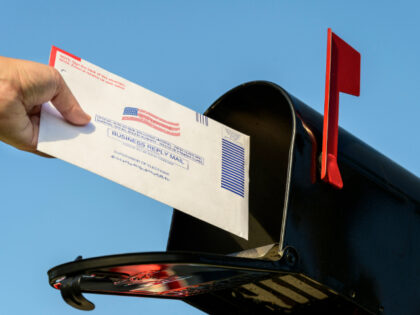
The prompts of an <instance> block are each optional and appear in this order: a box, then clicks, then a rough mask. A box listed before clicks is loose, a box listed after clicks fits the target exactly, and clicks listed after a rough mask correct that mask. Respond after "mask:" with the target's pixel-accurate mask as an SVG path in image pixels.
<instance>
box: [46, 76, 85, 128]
mask: <svg viewBox="0 0 420 315" xmlns="http://www.w3.org/2000/svg"><path fill="white" fill-rule="evenodd" d="M54 70H55V69H54ZM54 75H55V83H56V92H55V95H54V96H53V97H52V99H51V102H52V103H53V105H54V106H55V108H57V110H58V111H59V112H60V113H61V115H63V117H64V118H65V119H66V120H67V121H68V122H70V123H72V124H74V125H86V124H87V123H89V121H90V119H91V117H90V116H89V115H88V114H86V113H85V112H84V111H83V109H82V108H81V107H80V105H79V103H78V102H77V100H76V98H75V97H74V96H73V94H72V93H71V91H70V89H69V87H68V86H67V84H66V82H64V79H63V77H62V76H61V74H60V73H59V72H58V71H57V70H55V71H54Z"/></svg>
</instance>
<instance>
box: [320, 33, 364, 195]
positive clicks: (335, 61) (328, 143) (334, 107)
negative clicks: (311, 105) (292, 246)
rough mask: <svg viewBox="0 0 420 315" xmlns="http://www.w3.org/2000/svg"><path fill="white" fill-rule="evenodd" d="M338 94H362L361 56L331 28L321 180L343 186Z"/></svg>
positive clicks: (328, 49) (335, 185)
mask: <svg viewBox="0 0 420 315" xmlns="http://www.w3.org/2000/svg"><path fill="white" fill-rule="evenodd" d="M339 92H343V93H347V94H351V95H355V96H359V95H360V54H359V53H358V52H357V51H356V50H355V49H354V48H352V47H351V46H350V45H349V44H347V43H346V42H345V41H343V40H342V39H341V38H340V37H338V36H337V35H335V34H334V33H333V32H332V31H331V29H330V28H329V29H328V42H327V71H326V80H325V104H324V130H323V139H322V160H321V163H322V164H321V179H322V180H323V181H325V182H327V183H330V184H331V185H333V186H334V187H336V188H339V189H341V188H342V187H343V180H342V179H341V174H340V170H339V168H338V164H337V144H338V103H339Z"/></svg>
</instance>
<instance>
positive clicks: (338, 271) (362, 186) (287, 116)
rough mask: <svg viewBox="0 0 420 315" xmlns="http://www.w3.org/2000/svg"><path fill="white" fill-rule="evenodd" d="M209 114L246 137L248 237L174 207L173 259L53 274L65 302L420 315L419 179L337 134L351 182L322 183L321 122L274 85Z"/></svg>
mask: <svg viewBox="0 0 420 315" xmlns="http://www.w3.org/2000/svg"><path fill="white" fill-rule="evenodd" d="M205 114H206V115H207V116H209V117H211V118H213V119H215V120H217V121H219V122H221V123H224V124H226V125H228V126H230V127H232V128H234V129H237V130H239V131H241V132H243V133H245V134H248V135H250V137H251V138H250V139H251V159H250V161H251V162H250V163H251V164H250V187H249V192H250V194H249V211H250V213H249V239H248V240H244V239H242V238H239V237H237V236H235V235H233V234H230V233H228V232H226V231H223V230H221V229H219V228H216V227H214V226H212V225H209V224H207V223H205V222H203V221H200V220H198V219H195V218H193V217H191V216H188V215H186V214H184V213H182V212H179V211H177V210H174V214H173V219H172V226H171V231H170V236H169V241H168V247H167V252H166V253H156V254H129V255H118V256H107V257H99V258H93V259H86V260H78V261H75V262H72V263H68V264H65V265H61V266H57V267H55V268H53V269H51V270H50V271H49V277H50V283H51V285H53V286H54V287H56V288H59V289H61V291H62V294H63V297H64V298H65V299H66V301H67V302H69V303H70V304H71V305H73V306H75V307H78V308H81V309H91V308H92V307H93V305H91V304H89V302H87V301H86V300H84V299H83V297H82V296H81V293H82V292H87V293H89V292H90V293H105V294H122V295H134V296H146V297H147V296H153V297H165V298H178V299H182V300H184V301H185V302H187V303H189V304H191V305H193V306H195V307H197V308H199V309H201V310H203V311H206V312H208V313H211V314H225V313H230V314H239V313H240V314H248V313H249V314H262V313H266V312H268V313H271V312H278V313H282V312H284V313H287V314H318V313H319V314H321V313H322V314H356V313H357V314H365V313H366V314H369V313H372V314H379V313H383V314H419V313H420V305H419V303H418V302H417V300H418V299H417V298H418V296H419V290H418V289H417V284H418V277H419V276H418V271H417V269H418V265H419V262H420V233H419V231H420V181H419V179H418V178H417V177H415V176H414V175H412V174H410V173H409V172H408V171H406V170H404V169H403V168H401V167H400V166H398V165H396V164H395V163H394V162H392V161H390V160H389V159H388V158H386V157H385V156H383V155H381V154H380V153H378V152H377V151H375V150H374V149H372V148H371V147H369V146H368V145H366V144H364V143H363V142H362V141H360V140H359V139H357V138H355V137H353V136H352V135H351V134H349V133H347V132H346V131H345V130H343V129H340V130H339V141H338V165H339V166H340V170H341V176H342V180H343V182H344V187H343V189H336V188H334V187H333V186H331V185H329V184H327V183H325V182H323V181H322V180H320V156H321V150H322V148H321V142H322V131H323V119H322V116H321V115H319V114H318V113H317V112H315V111H313V110H312V109H311V108H309V107H308V106H306V105H305V104H303V103H302V102H301V101H299V100H298V99H296V98H294V97H293V96H291V95H290V94H288V93H287V92H286V91H285V90H283V89H282V88H280V87H279V86H277V85H276V84H273V83H270V82H265V81H255V82H249V83H246V84H243V85H240V86H238V87H236V88H234V89H233V90H231V91H229V92H227V93H226V94H225V95H223V96H222V97H221V98H219V99H218V100H217V101H216V102H215V103H214V104H213V105H212V106H211V107H210V108H209V109H208V110H207V112H206V113H205ZM225 210H226V211H229V209H225ZM133 266H135V267H136V268H137V269H136V270H137V271H136V272H137V274H136V273H135V272H133V271H132V270H134V269H135V268H134V269H133ZM162 266H163V267H162ZM139 274H140V275H141V276H139ZM204 274H205V275H204ZM210 274H211V275H210ZM159 279H160V280H159ZM162 279H163V280H162ZM187 279H189V280H187ZM146 280H147V281H146ZM150 285H152V287H153V286H160V289H155V287H153V288H154V289H153V290H149V289H147V286H149V288H150ZM163 287H164V289H162V288H163Z"/></svg>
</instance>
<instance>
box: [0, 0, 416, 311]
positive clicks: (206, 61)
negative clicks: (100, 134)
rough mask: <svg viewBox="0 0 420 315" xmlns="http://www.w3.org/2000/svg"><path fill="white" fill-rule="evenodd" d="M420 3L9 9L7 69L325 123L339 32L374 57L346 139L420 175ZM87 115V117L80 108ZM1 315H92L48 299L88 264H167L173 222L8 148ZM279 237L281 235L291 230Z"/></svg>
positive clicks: (2, 19)
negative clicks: (282, 109) (10, 62)
mask: <svg viewBox="0 0 420 315" xmlns="http://www.w3.org/2000/svg"><path fill="white" fill-rule="evenodd" d="M419 10H420V8H419V5H418V4H417V3H416V1H400V2H395V1H347V2H343V1H285V0H282V1H280V0H276V1H244V0H242V1H147V2H146V1H119V2H116V1H71V2H68V1H66V2H63V1H61V2H59V1H17V0H14V1H7V2H3V3H2V8H1V10H0V34H1V37H0V38H1V44H0V55H3V56H9V57H15V58H22V59H30V60H34V61H38V62H42V63H47V62H48V56H49V51H50V48H51V45H56V46H58V47H60V48H62V49H64V50H67V51H69V52H71V53H74V54H75V55H77V56H80V57H82V58H83V59H86V60H88V61H90V62H92V63H94V64H96V65H98V66H100V67H102V68H105V69H107V70H109V71H111V72H114V73H116V74H118V75H120V76H122V77H125V78H127V79H128V80H131V81H133V82H135V83H138V84H140V85H142V86H144V87H146V88H148V89H150V90H152V91H154V92H157V93H159V94H162V95H164V96H165V97H168V98H170V99H172V100H174V101H176V102H178V103H181V104H183V105H185V106H187V107H190V108H192V109H194V110H196V111H198V112H204V111H205V109H206V108H207V107H208V106H209V105H211V104H212V102H213V101H214V100H216V99H217V98H218V97H219V96H220V95H222V94H223V93H224V92H226V91H227V90H229V89H231V88H233V87H235V86H236V85H238V84H240V83H243V82H247V81H251V80H257V79H262V80H269V81H273V82H275V83H277V84H279V85H280V86H282V87H283V88H285V89H286V90H287V91H289V92H290V93H291V94H293V95H295V96H296V97H298V98H300V99H301V100H303V101H304V102H305V103H306V104H308V105H309V106H311V107H313V108H314V109H316V110H317V111H319V112H322V111H323V102H324V84H325V58H326V36H327V28H328V27H331V28H332V29H333V31H334V32H335V33H337V35H339V36H340V37H342V38H343V39H344V40H346V41H347V42H348V43H349V44H351V45H352V46H353V47H354V48H356V49H357V50H358V51H359V52H360V53H361V55H362V72H361V73H362V74H361V95H360V97H359V98H356V97H353V96H348V95H342V96H340V105H341V106H340V125H341V126H342V127H344V128H345V129H347V130H348V131H350V132H351V133H353V134H355V135H356V136H357V137H359V138H361V139H362V140H363V141H365V142H366V143H368V144H370V145H371V146H373V147H374V148H376V149H377V150H378V151H380V152H382V153H383V154H385V155H387V156H388V157H390V158H391V159H393V160H394V161H396V162H397V163H399V164H401V165H402V166H404V167H405V168H407V169H408V170H410V171H411V172H412V173H414V174H416V175H417V176H419V174H420V163H419V162H418V161H419V156H420V142H419V135H420V124H419V123H418V120H419V119H418V117H419V115H420V61H419V56H420V43H419V40H418V38H419V34H420V21H419V19H418V12H419ZM82 105H83V104H82ZM0 174H1V177H0V178H1V181H0V198H1V201H0V257H1V259H0V269H1V270H2V286H1V288H0V295H1V296H2V299H1V300H2V303H1V304H0V314H82V313H81V311H77V310H74V309H72V308H71V307H69V306H67V305H66V304H65V303H64V302H63V301H62V299H61V296H60V294H59V292H58V291H56V290H54V289H52V288H51V287H50V286H49V285H48V278H47V274H46V272H47V270H48V269H49V268H51V267H53V266H55V265H58V264H61V263H64V262H68V261H71V260H73V259H74V258H75V257H76V256H78V255H83V256H84V257H94V256H99V255H108V254H116V253H128V252H144V251H160V250H164V249H165V246H166V240H167V236H168V231H169V224H170V219H171V209H170V208H169V207H167V206H165V205H163V204H161V203H159V202H157V201H154V200H151V199H149V198H146V197H144V196H142V195H139V194H138V193H135V192H133V191H130V190H128V189H126V188H124V187H121V186H119V185H117V184H115V183H112V182H110V181H108V180H105V179H103V178H100V177H99V176H97V175H94V174H91V173H89V172H87V171H84V170H82V169H79V168H77V167H75V166H72V165H70V164H67V163H65V162H62V161H60V160H58V159H44V158H40V157H37V156H34V155H31V154H28V153H24V152H21V151H18V150H16V149H13V148H11V147H9V146H7V145H5V144H2V143H0ZM279 224H280V222H279ZM89 298H90V299H91V300H92V301H93V302H94V303H95V304H96V310H95V311H93V313H92V314H117V313H121V314H141V313H143V314H200V312H199V311H197V310H195V309H194V308H192V307H190V306H188V305H186V304H184V303H181V302H177V301H167V300H154V299H145V298H126V297H112V296H89Z"/></svg>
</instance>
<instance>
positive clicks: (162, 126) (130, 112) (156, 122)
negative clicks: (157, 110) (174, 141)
mask: <svg viewBox="0 0 420 315" xmlns="http://www.w3.org/2000/svg"><path fill="white" fill-rule="evenodd" d="M122 120H133V121H137V122H140V123H143V124H145V125H147V126H149V127H152V128H153V129H155V130H158V131H160V132H163V133H165V134H167V135H171V136H180V135H181V128H180V126H179V123H176V122H172V121H168V120H166V119H163V118H161V117H159V116H157V115H155V114H152V113H150V112H148V111H146V110H144V109H141V108H136V107H125V108H124V112H123V116H122Z"/></svg>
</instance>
